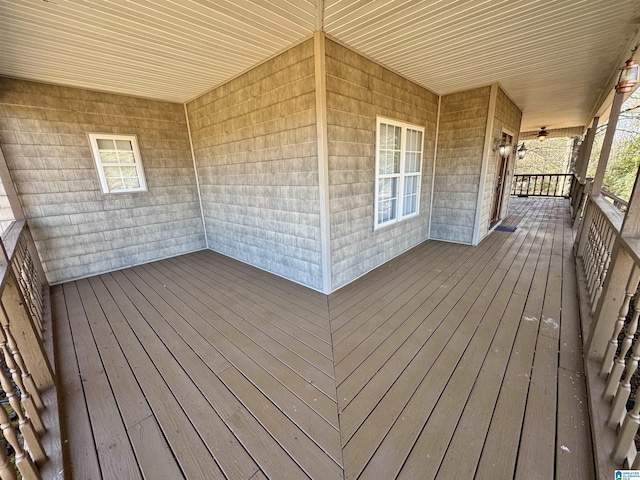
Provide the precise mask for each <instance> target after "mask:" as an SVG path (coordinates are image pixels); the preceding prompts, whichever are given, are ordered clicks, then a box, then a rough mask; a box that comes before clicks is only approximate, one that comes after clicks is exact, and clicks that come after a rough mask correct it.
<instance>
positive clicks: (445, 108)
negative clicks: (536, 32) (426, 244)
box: [431, 87, 491, 243]
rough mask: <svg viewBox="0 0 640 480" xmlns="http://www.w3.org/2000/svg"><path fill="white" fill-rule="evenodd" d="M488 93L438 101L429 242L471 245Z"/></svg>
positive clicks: (469, 93) (472, 92) (484, 90)
mask: <svg viewBox="0 0 640 480" xmlns="http://www.w3.org/2000/svg"><path fill="white" fill-rule="evenodd" d="M490 93H491V88H490V87H483V88H477V89H474V90H469V91H466V92H459V93H453V94H450V95H444V96H442V98H441V105H440V124H439V132H438V158H437V160H436V169H435V182H434V195H433V214H432V217H431V238H433V239H436V240H448V241H454V242H462V243H471V242H472V241H473V229H474V223H475V215H476V208H477V201H478V191H479V185H480V173H481V167H482V151H483V148H484V140H485V135H486V127H487V119H488V110H489V98H490Z"/></svg>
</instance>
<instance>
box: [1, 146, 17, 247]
mask: <svg viewBox="0 0 640 480" xmlns="http://www.w3.org/2000/svg"><path fill="white" fill-rule="evenodd" d="M0 148H2V144H1V143H0ZM14 219H15V218H14V216H13V211H12V210H11V205H10V204H9V197H7V192H6V191H5V189H4V184H3V183H2V181H1V180H0V235H2V232H4V231H5V229H6V228H7V227H8V226H9V225H11V222H13V221H14Z"/></svg>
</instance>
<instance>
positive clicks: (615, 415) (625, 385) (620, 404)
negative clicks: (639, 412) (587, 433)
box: [607, 309, 640, 429]
mask: <svg viewBox="0 0 640 480" xmlns="http://www.w3.org/2000/svg"><path fill="white" fill-rule="evenodd" d="M638 316H640V309H636V310H635V312H634V313H633V321H632V323H635V329H636V330H637V327H638ZM634 333H635V332H634ZM628 335H629V332H627V335H626V336H625V340H624V342H622V350H625V348H627V350H628V347H626V346H625V342H626V341H627V340H628V341H629V343H631V342H632V341H633V336H631V338H630V339H629V336H628ZM625 354H626V351H625ZM620 356H621V357H622V358H621V359H622V360H624V356H623V355H622V354H620ZM630 360H631V362H628V363H627V364H626V365H624V364H623V365H622V369H620V373H622V371H623V370H624V369H625V367H626V370H627V372H626V374H625V376H624V379H623V380H622V382H619V384H618V388H617V389H616V394H615V397H614V399H613V403H612V404H611V411H610V412H609V417H608V418H607V425H608V426H609V428H613V429H616V428H618V426H619V425H620V424H621V423H622V422H623V421H624V415H625V413H626V412H627V401H628V400H629V396H630V395H631V379H632V378H633V375H634V374H635V373H636V370H638V361H640V341H636V342H635V343H634V345H633V351H632V352H631V358H630ZM616 366H617V360H616ZM615 371H616V368H615V366H614V369H613V372H611V375H610V376H609V378H610V379H612V378H614V375H615V373H614V372H615ZM612 383H613V382H612ZM608 387H609V384H608V383H607V388H608Z"/></svg>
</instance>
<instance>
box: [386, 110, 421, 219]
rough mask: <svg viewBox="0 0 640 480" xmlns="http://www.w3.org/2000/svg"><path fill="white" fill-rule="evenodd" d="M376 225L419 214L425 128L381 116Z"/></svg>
mask: <svg viewBox="0 0 640 480" xmlns="http://www.w3.org/2000/svg"><path fill="white" fill-rule="evenodd" d="M377 124H378V125H377V132H376V142H377V143H376V199H375V202H376V203H375V228H378V227H382V226H384V225H388V224H391V223H395V222H397V221H398V220H402V219H405V218H408V217H412V216H414V215H417V214H418V212H419V210H420V178H421V173H422V144H423V140H422V139H423V136H424V128H422V127H417V126H414V125H409V124H406V123H402V122H397V121H395V120H389V119H386V118H380V117H378V121H377Z"/></svg>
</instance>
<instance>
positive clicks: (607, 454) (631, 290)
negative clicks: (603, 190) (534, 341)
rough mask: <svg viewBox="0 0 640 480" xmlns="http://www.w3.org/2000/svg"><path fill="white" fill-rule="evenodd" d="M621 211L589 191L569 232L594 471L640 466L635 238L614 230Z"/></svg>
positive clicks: (638, 255) (638, 254) (639, 257)
mask: <svg viewBox="0 0 640 480" xmlns="http://www.w3.org/2000/svg"><path fill="white" fill-rule="evenodd" d="M623 221H624V216H623V213H622V212H620V211H619V210H618V209H617V208H615V207H614V206H613V205H612V204H611V203H609V202H608V201H607V200H605V199H604V198H602V197H601V196H588V197H587V200H586V204H585V209H584V215H583V223H582V225H581V227H580V229H579V232H578V238H577V239H576V255H577V256H578V257H579V258H581V260H582V261H581V262H577V263H578V279H579V284H580V297H581V313H582V317H583V319H582V320H583V333H584V335H585V337H586V338H587V341H586V345H585V352H586V358H585V371H586V374H587V384H588V386H589V400H590V413H591V422H592V432H593V440H594V452H595V453H596V456H597V458H596V464H597V465H596V466H597V470H598V472H599V478H608V477H610V476H611V475H612V474H613V470H614V469H616V468H618V469H620V468H633V469H640V455H638V449H637V448H636V444H635V441H634V438H635V435H636V433H637V432H638V427H640V391H636V390H637V389H636V387H635V385H636V382H635V378H638V379H639V380H640V377H636V376H637V375H639V374H640V372H638V364H639V362H640V340H638V339H637V338H636V337H637V335H636V334H637V332H638V319H639V317H640V296H638V284H639V283H640V240H639V239H637V238H626V237H625V236H623V235H621V234H620V232H621V229H622V224H623Z"/></svg>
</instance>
